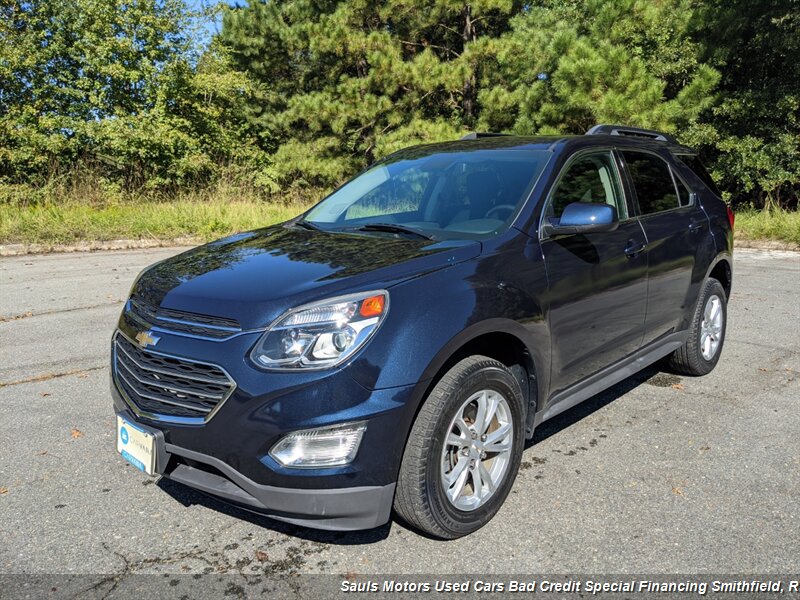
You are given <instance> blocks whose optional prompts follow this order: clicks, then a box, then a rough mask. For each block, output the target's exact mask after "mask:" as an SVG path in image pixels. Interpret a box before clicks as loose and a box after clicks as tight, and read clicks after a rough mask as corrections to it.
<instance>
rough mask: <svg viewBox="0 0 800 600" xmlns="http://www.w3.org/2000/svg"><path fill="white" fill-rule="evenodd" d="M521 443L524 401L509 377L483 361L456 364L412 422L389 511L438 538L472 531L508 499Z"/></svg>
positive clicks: (474, 358)
mask: <svg viewBox="0 0 800 600" xmlns="http://www.w3.org/2000/svg"><path fill="white" fill-rule="evenodd" d="M523 438H524V402H523V399H522V392H521V390H520V387H519V383H518V381H517V379H516V378H515V377H514V375H513V374H512V373H511V371H509V369H508V368H507V367H506V366H505V365H503V364H502V363H500V362H498V361H496V360H493V359H490V358H487V357H484V356H472V357H469V358H467V359H464V360H462V361H461V362H459V363H458V364H456V365H455V366H454V367H453V368H452V369H450V371H448V372H447V373H446V374H445V376H444V377H442V379H441V380H440V381H439V383H438V384H437V385H436V386H435V387H434V389H433V391H432V392H431V393H430V395H429V396H428V398H427V400H426V401H425V404H424V405H423V406H422V408H421V409H420V413H419V415H418V416H417V419H416V421H415V422H414V426H413V427H412V429H411V434H410V436H409V439H408V443H407V445H406V450H405V452H404V454H403V462H402V465H401V468H400V476H399V478H398V485H397V493H396V496H395V505H394V506H395V511H396V512H397V513H398V514H399V515H400V516H401V517H402V518H403V519H404V520H405V521H407V522H408V523H409V524H411V525H414V526H415V527H418V528H419V529H421V530H423V531H425V532H427V533H429V534H431V535H433V536H436V537H440V538H445V539H453V538H457V537H461V536H463V535H466V534H468V533H471V532H473V531H475V530H476V529H478V528H480V527H482V526H483V525H484V524H486V523H487V522H488V521H489V520H490V519H491V518H492V517H493V516H494V515H495V513H497V511H498V510H499V508H500V506H501V505H502V504H503V501H504V500H505V498H506V496H507V495H508V493H509V491H510V489H511V486H512V484H513V483H514V479H515V478H516V475H517V471H518V469H519V463H520V458H521V456H522V448H523V442H524V439H523Z"/></svg>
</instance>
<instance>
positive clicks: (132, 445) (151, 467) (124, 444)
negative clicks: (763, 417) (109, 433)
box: [117, 415, 156, 475]
mask: <svg viewBox="0 0 800 600" xmlns="http://www.w3.org/2000/svg"><path fill="white" fill-rule="evenodd" d="M117 452H119V453H120V454H121V455H122V458H124V459H125V460H127V461H128V462H129V463H131V464H132V465H133V466H134V467H136V468H137V469H139V470H140V471H144V472H145V473H147V474H148V475H152V474H153V473H154V472H155V465H156V437H155V436H154V435H153V434H152V433H148V432H146V431H145V430H144V429H142V428H140V427H138V426H136V425H134V424H133V423H131V422H130V421H126V420H125V419H123V418H122V417H121V416H119V415H117Z"/></svg>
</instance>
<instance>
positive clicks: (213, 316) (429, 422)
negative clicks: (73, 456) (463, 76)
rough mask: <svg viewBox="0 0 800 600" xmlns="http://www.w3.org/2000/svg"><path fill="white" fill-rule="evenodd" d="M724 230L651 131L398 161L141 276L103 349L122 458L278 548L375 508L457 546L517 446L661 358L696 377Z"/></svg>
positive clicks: (452, 149)
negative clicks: (270, 536)
mask: <svg viewBox="0 0 800 600" xmlns="http://www.w3.org/2000/svg"><path fill="white" fill-rule="evenodd" d="M733 220H734V217H733V213H732V212H731V211H730V210H729V209H728V208H727V206H726V205H725V203H724V202H723V201H722V200H721V198H720V196H719V192H718V191H717V189H716V187H715V186H714V183H713V181H712V180H711V179H710V177H709V175H708V173H707V172H706V171H705V169H704V168H703V166H702V164H701V163H700V161H699V160H698V157H697V153H696V152H694V151H693V150H692V149H690V148H687V147H685V146H682V145H680V144H678V143H677V141H676V140H675V139H673V138H672V137H671V136H668V135H665V134H662V133H659V132H655V131H649V130H644V129H637V128H632V127H623V126H616V125H598V126H595V127H594V128H592V129H591V130H590V131H589V132H587V134H586V135H581V136H559V137H530V138H526V137H514V136H506V135H496V134H470V135H468V136H466V137H465V138H463V139H462V140H460V141H455V142H449V143H440V144H432V145H425V146H418V147H414V148H409V149H406V150H402V151H400V152H397V153H395V154H392V155H391V156H388V157H387V158H385V159H383V160H381V161H380V162H378V163H376V164H374V165H372V166H371V167H369V168H368V169H367V170H365V171H364V172H362V173H361V174H359V175H358V176H357V177H355V178H354V179H352V180H351V181H349V182H348V183H346V184H344V185H343V186H342V187H340V188H339V189H337V190H336V191H335V192H333V193H332V194H331V195H329V196H328V197H327V198H325V199H324V200H322V201H321V202H319V203H318V204H317V205H316V206H314V207H313V208H311V209H310V210H308V211H307V212H305V213H304V214H302V215H301V216H299V217H297V218H295V219H292V220H290V221H288V222H285V223H281V224H279V225H274V226H271V227H266V228H264V229H259V230H257V231H251V232H247V233H240V234H237V235H233V236H230V237H227V238H225V239H222V240H219V241H216V242H212V243H209V244H206V245H204V246H201V247H199V248H195V249H192V250H189V251H186V252H184V253H182V254H179V255H177V256H174V257H172V258H169V259H167V260H164V261H162V262H159V263H156V264H155V265H152V266H150V267H149V268H147V269H145V270H144V271H143V272H142V273H141V274H140V275H139V276H138V277H137V279H136V281H135V282H134V284H133V287H132V289H131V293H130V298H129V299H128V300H127V302H126V303H125V307H124V310H123V312H122V315H121V316H120V319H119V324H118V327H117V329H116V331H115V332H114V336H113V340H112V357H111V360H112V383H111V392H112V395H113V398H114V406H115V411H116V413H117V449H118V451H119V452H120V453H121V454H122V456H123V457H124V458H126V459H127V460H128V461H129V462H131V463H133V464H134V465H135V466H137V467H138V468H139V469H141V470H142V471H144V472H145V473H148V474H150V475H156V474H157V475H161V476H164V477H167V478H169V479H172V480H174V481H177V482H180V483H182V484H185V485H187V486H190V487H192V488H195V489H197V490H200V491H202V492H205V493H207V494H211V495H213V496H216V497H218V498H221V499H223V500H225V501H227V502H229V503H232V504H235V505H237V506H239V507H242V508H245V509H248V510H251V511H255V512H259V513H262V514H266V515H269V516H271V517H273V518H275V519H280V520H283V521H288V522H290V523H295V524H298V525H303V526H309V527H317V528H322V529H334V530H354V529H367V528H371V527H376V526H378V525H382V524H384V523H386V522H387V521H388V520H389V519H390V516H391V513H392V510H393V509H394V511H395V513H396V514H397V515H398V516H399V517H401V518H402V519H403V520H405V521H406V522H407V523H409V524H411V525H412V526H415V527H416V528H418V529H420V530H422V531H423V532H426V533H427V534H429V535H432V536H435V537H439V538H457V537H459V536H463V535H466V534H468V533H470V532H472V531H475V530H476V529H478V528H479V527H481V526H482V525H483V524H485V523H486V522H487V521H489V519H491V518H492V517H493V516H494V515H495V513H496V512H497V511H498V509H499V508H500V506H501V505H502V503H503V501H504V500H505V499H506V496H507V495H508V493H509V490H510V488H511V486H512V484H513V483H514V479H515V478H516V475H517V470H518V469H519V465H520V459H521V456H522V451H523V446H524V444H525V440H526V439H530V438H531V437H532V436H533V432H534V429H535V428H536V426H537V425H538V424H540V423H541V422H543V421H545V420H547V419H549V418H551V417H553V416H555V415H557V414H559V413H561V412H562V411H565V410H567V409H569V408H570V407H572V406H575V405H576V404H577V403H579V402H581V401H583V400H585V399H587V398H589V397H590V396H592V395H594V394H597V393H598V392H600V391H601V390H603V389H605V388H607V387H609V386H611V385H613V384H615V383H617V382H619V381H621V380H623V379H625V378H627V377H629V376H630V375H632V374H633V373H635V372H636V371H638V370H640V369H642V368H643V367H645V366H647V365H649V364H651V363H653V362H655V361H657V360H659V359H661V358H664V357H668V360H669V363H670V365H671V368H672V369H674V370H676V371H678V372H680V373H685V374H689V375H703V374H705V373H708V372H709V371H711V370H712V369H713V368H714V366H715V365H716V363H717V361H718V360H719V358H720V354H721V352H722V345H723V343H724V340H725V325H726V316H727V313H726V302H727V300H728V298H729V297H730V291H731V281H732V249H733Z"/></svg>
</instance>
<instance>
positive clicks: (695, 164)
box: [678, 154, 722, 197]
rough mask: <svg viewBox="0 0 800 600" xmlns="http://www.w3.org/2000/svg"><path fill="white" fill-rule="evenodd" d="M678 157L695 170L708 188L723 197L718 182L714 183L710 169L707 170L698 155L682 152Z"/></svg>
mask: <svg viewBox="0 0 800 600" xmlns="http://www.w3.org/2000/svg"><path fill="white" fill-rule="evenodd" d="M678 158H679V159H681V162H682V163H683V164H685V165H686V166H687V167H689V168H690V169H691V170H692V171H694V174H695V175H697V176H698V177H699V178H700V181H702V182H703V183H705V184H706V186H707V187H708V189H710V190H711V191H712V192H714V193H715V194H716V195H717V196H719V197H722V194H721V193H720V191H719V188H718V187H717V184H716V183H714V180H713V179H711V175H709V173H708V171H706V168H705V166H703V163H702V162H701V161H700V158H699V157H698V156H695V155H693V154H680V155H678Z"/></svg>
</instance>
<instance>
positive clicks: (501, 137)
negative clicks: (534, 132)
mask: <svg viewBox="0 0 800 600" xmlns="http://www.w3.org/2000/svg"><path fill="white" fill-rule="evenodd" d="M593 146H603V147H608V146H614V147H628V148H631V147H633V148H637V147H640V148H649V149H657V148H666V149H667V150H669V151H670V152H673V153H676V154H696V152H695V151H694V150H692V149H691V148H689V147H688V146H683V145H681V144H678V143H675V142H673V141H672V140H667V141H663V140H656V139H652V138H645V137H639V136H633V135H626V136H620V135H610V134H592V135H552V136H518V135H506V134H479V135H477V136H476V137H472V138H470V139H461V140H455V141H451V142H439V143H433V144H423V145H418V146H413V147H411V148H407V149H405V150H400V151H399V152H397V153H394V155H393V156H397V155H403V154H407V155H408V156H409V158H410V157H411V156H413V155H416V156H419V155H420V154H423V153H424V154H435V153H436V152H458V151H470V150H493V149H498V150H499V149H517V150H540V151H541V150H544V151H550V152H562V151H565V152H572V151H575V150H579V149H581V148H589V147H593Z"/></svg>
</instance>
